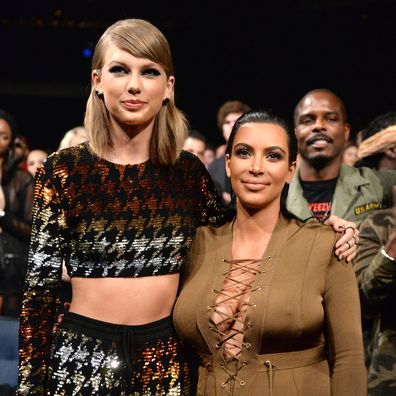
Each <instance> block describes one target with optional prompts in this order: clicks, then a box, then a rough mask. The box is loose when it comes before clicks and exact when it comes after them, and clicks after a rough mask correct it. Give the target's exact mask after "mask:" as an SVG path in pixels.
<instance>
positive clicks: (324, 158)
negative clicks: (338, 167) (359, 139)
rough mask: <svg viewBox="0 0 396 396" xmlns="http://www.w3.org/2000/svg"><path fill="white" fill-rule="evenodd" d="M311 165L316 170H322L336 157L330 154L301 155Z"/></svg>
mask: <svg viewBox="0 0 396 396" xmlns="http://www.w3.org/2000/svg"><path fill="white" fill-rule="evenodd" d="M301 156H302V157H303V158H304V159H305V160H306V161H307V162H308V163H309V165H310V166H311V167H312V168H314V169H315V170H316V171H320V170H322V169H323V168H325V167H326V166H327V164H329V163H330V162H331V161H333V160H334V157H330V156H328V155H318V156H315V157H310V158H307V157H305V156H304V155H301Z"/></svg>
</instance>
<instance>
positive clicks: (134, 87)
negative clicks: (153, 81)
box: [127, 73, 142, 94]
mask: <svg viewBox="0 0 396 396" xmlns="http://www.w3.org/2000/svg"><path fill="white" fill-rule="evenodd" d="M127 90H128V92H129V93H132V94H136V93H139V92H141V90H142V84H141V78H140V76H139V74H138V73H132V74H131V78H130V79H129V80H128V87H127Z"/></svg>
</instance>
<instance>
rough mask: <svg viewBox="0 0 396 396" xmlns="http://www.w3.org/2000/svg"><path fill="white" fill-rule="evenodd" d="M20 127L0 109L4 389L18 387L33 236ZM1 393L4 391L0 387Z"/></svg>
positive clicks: (0, 379)
mask: <svg viewBox="0 0 396 396" xmlns="http://www.w3.org/2000/svg"><path fill="white" fill-rule="evenodd" d="M15 131H16V123H15V120H14V118H13V117H12V116H11V115H10V114H9V113H8V112H6V111H5V110H2V109H0V179H1V186H0V385H1V386H2V387H3V389H4V390H6V389H9V388H8V387H15V386H16V384H17V372H18V371H17V367H18V328H19V322H18V319H17V318H18V317H19V314H20V310H21V300H22V294H23V285H24V278H25V273H26V267H27V257H28V247H29V240H30V232H31V217H32V202H33V178H32V176H31V175H30V174H29V173H28V172H27V171H25V170H23V169H21V168H20V167H19V164H20V163H19V162H18V160H17V158H16V156H15V152H14V147H15V146H14V144H13V143H14V133H15ZM0 389H1V387H0Z"/></svg>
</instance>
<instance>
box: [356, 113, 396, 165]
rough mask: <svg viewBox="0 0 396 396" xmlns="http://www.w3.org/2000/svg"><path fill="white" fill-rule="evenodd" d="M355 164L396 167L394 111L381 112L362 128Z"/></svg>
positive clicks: (395, 119)
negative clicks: (357, 159)
mask: <svg viewBox="0 0 396 396" xmlns="http://www.w3.org/2000/svg"><path fill="white" fill-rule="evenodd" d="M358 157H359V159H360V160H359V161H358V162H357V164H356V166H358V167H362V166H366V167H368V168H372V169H378V170H386V169H390V170H395V169H396V112H389V113H385V114H381V115H379V116H378V117H376V118H375V119H374V120H372V121H371V122H370V124H369V125H368V127H367V128H366V129H365V130H364V132H363V136H362V141H361V143H360V145H359V151H358Z"/></svg>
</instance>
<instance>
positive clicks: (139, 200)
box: [18, 143, 225, 395]
mask: <svg viewBox="0 0 396 396" xmlns="http://www.w3.org/2000/svg"><path fill="white" fill-rule="evenodd" d="M34 194H35V195H34V204H33V226H32V238H31V245H30V253H29V265H28V272H27V277H26V292H25V295H24V302H23V308H22V314H21V337H20V340H21V341H20V370H19V381H20V386H19V390H18V392H19V394H20V395H32V394H45V393H44V392H45V378H46V375H47V369H48V364H47V362H48V356H49V355H50V348H51V343H52V327H53V324H54V322H55V320H56V317H57V313H58V311H59V309H60V291H61V287H60V282H61V281H60V280H61V267H62V261H63V260H65V261H66V265H67V269H68V273H69V275H71V276H72V277H73V276H78V277H142V276H153V275H164V274H171V273H177V272H179V271H180V268H181V265H182V262H183V259H184V257H185V255H186V254H187V252H188V250H189V249H190V245H191V242H192V238H193V236H194V234H195V230H196V227H197V226H199V225H203V224H207V223H209V222H211V223H216V224H218V223H221V222H224V221H225V214H224V210H223V209H222V207H221V204H220V200H219V198H218V196H217V194H216V192H215V189H214V187H213V183H212V182H211V180H210V177H209V175H208V173H207V172H206V169H205V167H204V166H203V165H202V163H201V162H200V161H199V160H198V159H197V158H196V157H194V156H193V155H191V154H189V153H185V152H183V153H182V154H181V156H180V158H179V160H178V161H177V163H176V164H175V165H173V166H159V165H154V164H153V163H151V161H146V162H144V163H142V164H137V165H126V166H123V165H116V164H112V163H110V162H107V161H105V160H102V159H100V158H98V157H96V156H95V155H94V154H92V153H91V152H90V150H89V147H88V145H87V144H86V143H84V144H81V145H79V146H76V147H72V148H70V149H66V150H62V151H59V152H57V153H54V154H52V155H51V156H50V157H49V158H48V159H47V161H46V162H45V163H44V165H43V166H42V167H41V169H40V170H39V172H38V174H37V177H36V185H35V193H34ZM64 352H65V353H72V354H73V356H74V357H75V358H76V359H80V358H81V369H82V370H84V362H83V360H84V361H86V359H82V357H83V356H84V354H85V353H87V354H90V355H89V356H91V358H92V351H90V350H87V351H83V350H80V351H79V353H77V352H76V351H75V350H74V349H73V351H68V350H67V349H65V350H64ZM147 353H149V352H147ZM147 356H148V355H147ZM59 358H60V359H61V357H59ZM65 358H66V357H65ZM91 358H90V359H91ZM113 358H115V357H112V359H113ZM152 358H153V359H155V357H154V356H152ZM95 359H98V360H99V361H100V360H101V359H103V357H101V356H96V355H95ZM148 359H149V358H148ZM94 361H95V360H93V361H92V362H94ZM111 361H113V360H111ZM145 361H146V360H145ZM147 361H149V360H147ZM108 363H109V367H110V368H111V365H110V361H109V362H108ZM57 375H58V374H57ZM72 375H73V378H74V380H73V381H75V382H76V383H79V382H81V381H83V379H82V377H81V372H75V373H73V374H72ZM62 378H63V377H62ZM106 378H107V377H106ZM62 381H66V379H65V380H64V379H62ZM62 381H61V380H60V382H59V389H62V384H63V382H62ZM97 381H99V379H97ZM99 382H100V381H99ZM61 383H62V384H61ZM92 386H94V385H93V383H92ZM98 386H99V385H98ZM95 389H96V388H95ZM176 389H177V385H176V384H175V392H176V393H175V394H178V393H177V391H176ZM57 392H58V391H57ZM59 392H60V390H59ZM172 392H173V391H172ZM172 394H173V393H172Z"/></svg>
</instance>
